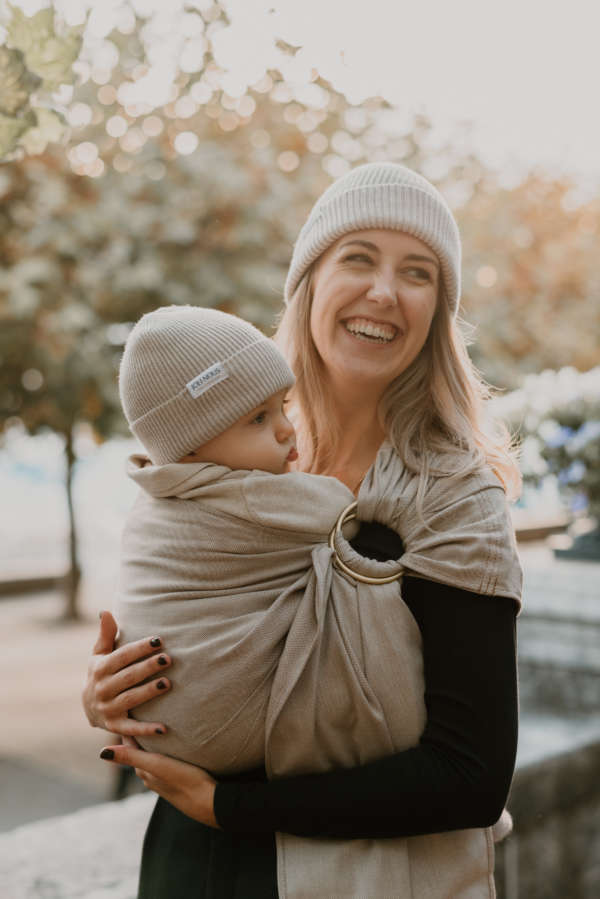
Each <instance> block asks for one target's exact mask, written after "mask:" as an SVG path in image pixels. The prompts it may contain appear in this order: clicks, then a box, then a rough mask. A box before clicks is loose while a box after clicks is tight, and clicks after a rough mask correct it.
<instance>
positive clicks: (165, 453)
mask: <svg viewBox="0 0 600 899" xmlns="http://www.w3.org/2000/svg"><path fill="white" fill-rule="evenodd" d="M294 381H295V379H294V375H293V374H292V371H291V369H290V368H289V366H288V364H287V362H286V361H285V359H284V358H283V356H282V355H281V353H280V352H279V351H278V350H277V348H276V347H275V345H274V343H273V341H271V340H269V339H267V338H266V337H265V336H264V335H263V334H261V332H260V331H258V330H257V329H256V328H254V327H253V326H252V325H250V324H249V323H248V322H245V321H243V320H242V319H240V318H237V317H236V316H233V315H228V314H227V313H225V312H219V311H218V310H215V309H203V308H200V307H197V306H166V307H163V308H161V309H157V310H155V311H154V312H151V313H149V314H148V315H145V316H143V318H142V319H141V320H140V321H139V322H138V323H137V325H136V326H135V328H134V329H133V331H132V332H131V334H130V335H129V339H128V341H127V345H126V347H125V353H124V355H123V360H122V363H121V371H120V377H119V389H120V394H121V401H122V404H123V409H124V412H125V415H126V417H127V420H128V422H129V425H130V427H131V430H132V431H133V433H134V434H135V435H136V436H137V437H138V438H139V439H140V441H141V442H142V443H143V445H144V447H145V449H146V450H147V452H148V455H149V458H150V460H151V461H152V462H153V463H154V464H155V465H164V464H165V463H171V462H179V463H192V462H213V463H216V464H219V465H224V466H226V467H227V468H231V469H245V470H253V469H260V470H261V471H268V472H270V473H271V474H283V473H284V472H286V471H289V464H290V462H293V461H295V460H296V459H297V458H298V453H297V451H296V447H295V433H294V428H293V426H292V424H291V423H290V421H289V420H288V419H287V417H286V415H285V412H284V404H285V397H286V394H287V391H288V390H289V388H290V387H291V386H292V385H293V384H294Z"/></svg>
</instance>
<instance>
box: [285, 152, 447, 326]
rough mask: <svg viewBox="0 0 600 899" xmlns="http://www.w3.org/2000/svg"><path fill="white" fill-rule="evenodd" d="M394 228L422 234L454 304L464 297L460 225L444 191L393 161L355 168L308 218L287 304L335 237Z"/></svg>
mask: <svg viewBox="0 0 600 899" xmlns="http://www.w3.org/2000/svg"><path fill="white" fill-rule="evenodd" d="M368 228H390V229H391V230H393V231H404V232H406V233H407V234H412V235H413V237H418V238H419V240H422V241H423V243H426V244H427V245H428V246H429V247H431V249H432V250H433V251H434V253H435V254H436V256H437V257H438V259H439V260H440V265H441V269H442V278H443V282H444V287H445V291H446V296H447V299H448V304H449V306H450V311H451V313H452V314H453V315H456V312H457V310H458V303H459V299H460V269H461V244H460V235H459V232H458V226H457V224H456V221H455V219H454V216H453V215H452V212H451V211H450V209H449V207H448V205H447V203H446V201H445V200H444V198H443V197H442V195H441V194H440V192H439V191H438V190H437V189H436V188H435V187H434V186H433V184H430V183H429V181H427V179H426V178H423V177H422V176H421V175H418V174H417V173H416V172H413V171H412V170H411V169H407V168H406V166H403V165H399V164H398V163H394V162H372V163H367V164H366V165H360V166H357V168H355V169H352V170H351V171H350V172H348V173H347V174H346V175H342V177H341V178H338V179H337V181H334V182H333V184H332V185H331V186H330V187H328V188H327V190H326V191H325V192H324V193H323V194H322V195H321V196H320V198H319V199H318V200H317V202H316V203H315V205H314V206H313V208H312V210H311V213H310V215H309V217H308V219H307V221H306V222H305V224H304V226H303V228H302V230H301V231H300V234H299V236H298V240H297V241H296V245H295V246H294V252H293V255H292V262H291V265H290V268H289V271H288V275H287V279H286V283H285V301H286V303H289V301H290V300H291V298H292V296H293V294H294V291H295V290H296V288H297V287H298V284H299V283H300V281H301V279H302V276H303V275H304V274H305V272H306V270H307V269H308V268H309V266H310V265H311V264H312V263H313V262H314V261H315V260H316V259H318V258H319V256H320V255H321V254H322V253H324V252H325V250H326V249H327V248H328V247H330V246H331V245H332V244H333V243H335V241H336V240H338V239H339V238H340V237H342V235H344V234H348V233H350V232H351V231H362V230H366V229H368Z"/></svg>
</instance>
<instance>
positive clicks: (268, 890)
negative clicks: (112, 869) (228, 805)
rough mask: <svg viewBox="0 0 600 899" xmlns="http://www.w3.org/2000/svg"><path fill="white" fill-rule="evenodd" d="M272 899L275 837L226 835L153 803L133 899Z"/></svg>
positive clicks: (274, 892)
mask: <svg viewBox="0 0 600 899" xmlns="http://www.w3.org/2000/svg"><path fill="white" fill-rule="evenodd" d="M277 897H278V892H277V854H276V849H275V835H274V834H271V833H268V834H252V835H248V834H227V833H225V832H224V831H222V830H215V828H213V827H206V826H205V825H204V824H199V823H198V822H197V821H194V820H193V819H192V818H188V817H187V815H184V814H182V813H181V812H180V811H178V809H176V808H174V807H173V806H172V805H170V804H169V803H168V802H166V801H165V800H164V799H161V798H159V799H158V801H157V803H156V805H155V807H154V811H153V813H152V817H151V818H150V821H149V823H148V829H147V830H146V836H145V839H144V848H143V852H142V866H141V871H140V886H139V893H138V899H277Z"/></svg>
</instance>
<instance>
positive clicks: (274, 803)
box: [215, 578, 518, 839]
mask: <svg viewBox="0 0 600 899" xmlns="http://www.w3.org/2000/svg"><path fill="white" fill-rule="evenodd" d="M403 597H404V600H405V602H406V603H407V605H408V606H409V607H410V609H411V611H412V613H413V615H414V617H415V619H416V620H417V622H418V624H419V627H420V629H421V632H422V636H423V646H424V650H423V652H424V662H425V683H426V690H425V702H426V707H427V725H426V728H425V731H424V733H423V735H422V738H421V741H420V743H419V745H418V746H416V747H415V748H413V749H410V750H407V751H404V752H400V753H397V754H396V755H393V756H390V757H387V758H383V759H380V760H378V761H375V762H371V763H369V764H367V765H363V766H360V767H357V768H351V769H347V770H336V771H331V772H327V773H324V774H315V775H303V776H299V777H289V778H282V779H280V780H275V781H271V782H269V783H266V782H258V781H256V782H252V783H244V784H240V783H226V784H219V785H218V786H217V788H216V792H215V814H216V818H217V820H218V822H219V824H220V826H222V827H223V828H224V829H226V830H230V831H236V832H257V831H263V832H265V831H275V830H279V831H285V832H288V833H294V834H298V835H303V836H315V837H317V836H330V837H342V838H347V839H350V838H359V837H381V836H416V835H418V834H423V833H437V832H441V831H445V830H457V829H465V828H471V827H484V826H489V825H491V824H493V823H494V822H495V821H496V820H497V818H498V817H499V816H500V814H501V812H502V809H503V806H504V803H505V801H506V797H507V794H508V789H509V786H510V781H511V777H512V772H513V768H514V761H515V754H516V739H517V721H518V710H517V686H516V683H517V682H516V655H515V629H514V617H515V608H514V604H513V602H512V600H510V599H504V598H491V597H488V596H478V595H476V594H472V593H468V592H466V591H463V590H459V589H457V588H452V587H447V586H445V585H442V584H435V583H433V582H431V581H425V580H420V579H417V578H406V579H405V581H404V585H403Z"/></svg>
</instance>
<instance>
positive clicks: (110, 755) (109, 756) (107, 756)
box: [100, 749, 115, 762]
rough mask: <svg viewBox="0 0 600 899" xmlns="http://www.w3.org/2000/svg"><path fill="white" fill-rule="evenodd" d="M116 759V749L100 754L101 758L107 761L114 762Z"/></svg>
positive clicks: (106, 750)
mask: <svg viewBox="0 0 600 899" xmlns="http://www.w3.org/2000/svg"><path fill="white" fill-rule="evenodd" d="M114 757H115V752H114V749H103V750H102V752H101V753H100V758H101V759H105V760H106V761H109V762H110V761H112V760H113V759H114Z"/></svg>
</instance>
